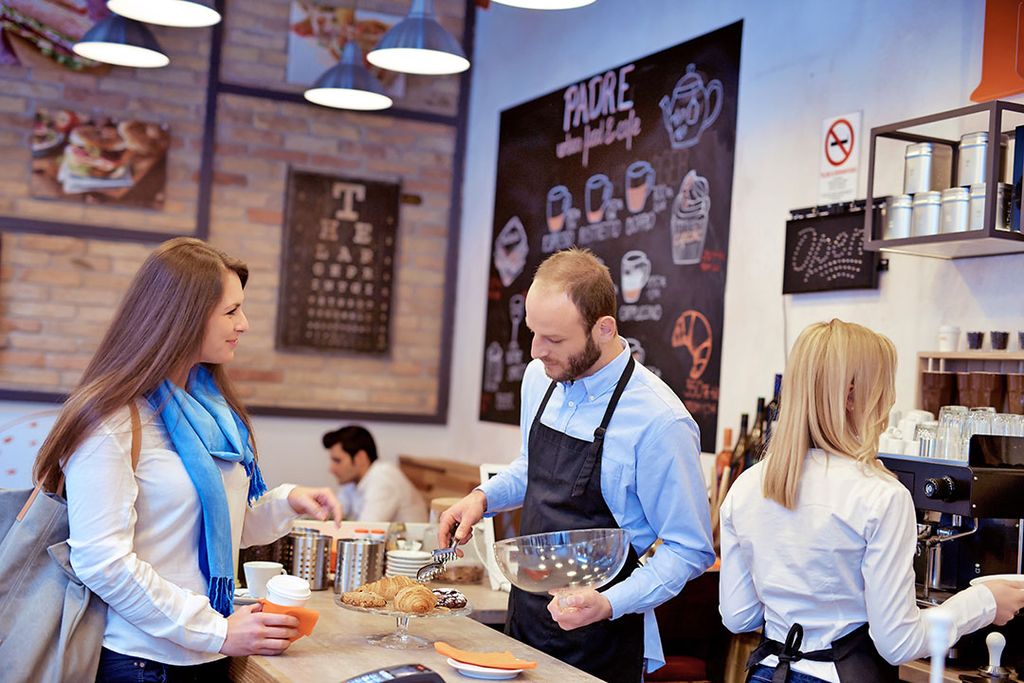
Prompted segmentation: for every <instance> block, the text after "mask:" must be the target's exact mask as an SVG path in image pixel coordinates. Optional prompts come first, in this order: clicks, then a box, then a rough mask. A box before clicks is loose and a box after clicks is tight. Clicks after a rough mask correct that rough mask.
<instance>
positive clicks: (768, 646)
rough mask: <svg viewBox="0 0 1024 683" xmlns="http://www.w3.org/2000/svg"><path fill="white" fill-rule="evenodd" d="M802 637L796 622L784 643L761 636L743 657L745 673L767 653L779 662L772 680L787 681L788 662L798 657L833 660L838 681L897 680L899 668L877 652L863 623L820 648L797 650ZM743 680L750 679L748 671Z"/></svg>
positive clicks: (874, 682) (774, 682)
mask: <svg viewBox="0 0 1024 683" xmlns="http://www.w3.org/2000/svg"><path fill="white" fill-rule="evenodd" d="M803 638H804V629H803V627H802V626H801V625H800V624H793V626H792V628H790V629H789V633H788V634H787V635H786V642H785V644H783V643H780V642H778V641H776V640H768V639H767V638H763V639H762V640H761V644H760V645H759V646H758V648H757V649H756V650H754V652H753V653H752V654H751V655H750V659H748V660H747V670H748V672H749V671H750V670H752V669H753V668H754V667H755V666H757V664H758V663H760V662H761V660H762V659H764V658H765V657H767V656H768V655H775V656H776V657H778V658H779V664H778V666H776V667H775V674H774V675H773V676H772V683H786V682H787V681H788V680H789V667H790V664H792V663H793V662H797V661H800V660H801V659H809V660H811V661H813V662H832V663H834V664H835V665H836V673H837V674H838V675H839V680H840V681H841V682H842V683H899V680H900V675H899V667H896V666H893V665H892V664H890V663H889V662H887V661H885V660H884V659H883V658H882V655H880V654H878V650H877V649H876V648H875V644H874V642H872V640H871V636H870V635H869V634H868V625H867V624H863V625H862V626H860V627H858V628H856V629H854V630H853V631H851V632H850V633H847V634H846V635H845V636H843V637H842V638H839V639H837V640H834V641H832V645H831V646H830V647H829V648H827V649H824V650H814V651H812V652H800V643H801V641H803ZM747 680H748V681H749V680H750V674H749V673H748V674H747Z"/></svg>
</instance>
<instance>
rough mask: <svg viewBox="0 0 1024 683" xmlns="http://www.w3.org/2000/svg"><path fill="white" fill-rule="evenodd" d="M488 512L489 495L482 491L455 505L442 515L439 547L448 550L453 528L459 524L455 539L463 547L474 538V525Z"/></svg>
mask: <svg viewBox="0 0 1024 683" xmlns="http://www.w3.org/2000/svg"><path fill="white" fill-rule="evenodd" d="M485 512H487V495H486V494H484V492H483V491H481V490H480V489H474V490H473V491H471V492H470V494H469V495H468V496H466V497H465V498H463V499H462V500H460V501H459V502H458V503H456V504H455V505H452V506H451V507H450V508H448V509H447V510H445V511H444V512H442V513H441V518H440V519H439V520H438V522H437V547H439V548H447V547H448V546H449V545H451V542H452V528H453V527H454V526H455V525H456V524H458V525H459V526H458V528H457V529H456V530H455V538H457V539H459V545H462V544H463V543H465V542H466V541H468V540H469V539H470V538H471V537H472V536H473V525H474V524H476V523H477V522H479V521H480V520H481V519H483V518H484V513H485ZM458 553H459V557H462V550H458Z"/></svg>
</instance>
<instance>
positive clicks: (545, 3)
mask: <svg viewBox="0 0 1024 683" xmlns="http://www.w3.org/2000/svg"><path fill="white" fill-rule="evenodd" d="M494 2H496V3H499V4H501V5H508V6H509V7H521V8H523V9H545V10H546V9H576V8H577V7H586V6H587V5H592V4H594V3H595V2H597V0H494Z"/></svg>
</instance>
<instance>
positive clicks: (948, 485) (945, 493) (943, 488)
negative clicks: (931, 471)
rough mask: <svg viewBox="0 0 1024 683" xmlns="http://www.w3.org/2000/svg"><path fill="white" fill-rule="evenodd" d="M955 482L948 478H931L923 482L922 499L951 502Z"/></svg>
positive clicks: (954, 491)
mask: <svg viewBox="0 0 1024 683" xmlns="http://www.w3.org/2000/svg"><path fill="white" fill-rule="evenodd" d="M954 493H956V482H955V481H954V480H953V478H952V477H950V476H945V477H933V478H931V479H928V480H927V481H925V482H924V497H925V498H930V499H932V500H952V499H953V494H954Z"/></svg>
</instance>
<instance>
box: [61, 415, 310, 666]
mask: <svg viewBox="0 0 1024 683" xmlns="http://www.w3.org/2000/svg"><path fill="white" fill-rule="evenodd" d="M137 404H138V407H139V412H140V415H141V417H142V444H141V445H142V450H141V453H140V455H139V463H138V466H137V468H136V470H135V472H134V474H133V473H132V466H131V442H132V434H131V421H130V417H129V411H128V408H127V407H126V408H124V409H122V410H121V411H119V412H118V413H116V414H114V415H113V416H112V417H111V418H110V419H108V420H106V421H105V422H104V423H103V424H102V425H100V427H98V428H97V429H96V430H95V431H94V432H93V434H92V435H90V436H89V437H88V438H87V439H86V440H85V441H84V442H83V443H82V445H81V446H80V447H79V448H78V450H77V451H75V453H74V454H73V455H72V457H71V459H70V460H69V462H68V464H67V465H66V467H65V476H66V478H67V498H68V517H69V520H68V521H69V524H70V528H71V533H70V538H69V539H68V544H69V545H70V547H71V565H72V567H73V568H74V570H75V573H76V574H77V575H78V577H79V578H80V579H81V580H82V581H83V582H84V583H85V585H87V586H88V587H89V588H90V589H91V590H92V591H93V592H94V593H96V595H98V596H99V597H100V598H102V599H103V600H104V601H105V602H106V603H107V604H108V605H109V606H110V609H109V610H107V623H106V630H105V632H104V635H103V646H104V647H106V648H108V649H110V650H114V651H115V652H120V653H122V654H126V655H131V656H136V657H144V658H146V659H153V660H156V661H159V662H163V663H165V664H174V665H192V664H202V663H205V662H210V661H213V660H216V659H219V658H221V657H222V656H223V655H221V654H219V651H220V648H221V647H222V646H223V644H224V638H225V637H226V636H227V619H226V618H225V617H223V616H222V615H221V614H220V613H218V612H217V611H216V610H214V609H213V608H212V607H211V606H210V600H209V598H207V596H206V591H207V582H206V579H205V578H204V577H203V574H202V572H201V571H200V570H199V559H198V558H199V554H198V553H199V538H200V536H201V535H202V533H203V528H202V519H201V516H202V515H201V508H200V504H199V496H198V494H197V493H196V490H195V486H193V484H192V480H191V479H189V476H188V473H187V472H186V471H185V467H184V465H183V464H182V462H181V459H180V458H179V457H178V454H177V453H176V452H175V451H174V446H173V445H172V444H171V443H170V442H169V440H168V439H167V438H166V437H165V435H164V431H163V427H162V425H161V422H160V418H159V416H155V415H154V413H153V411H152V409H151V408H150V407H149V405H148V403H146V402H145V401H144V400H140V401H138V402H137ZM214 462H215V463H216V464H217V466H218V467H219V468H220V471H221V476H222V477H223V479H224V490H225V493H226V494H227V500H228V508H229V510H230V514H231V544H232V556H233V557H235V558H237V557H238V549H239V548H240V547H246V546H250V545H260V544H265V543H270V542H272V541H273V540H275V539H277V538H279V537H280V536H283V535H284V534H285V533H287V532H288V530H289V528H290V526H291V521H292V520H293V519H294V518H295V517H296V516H297V515H296V513H295V512H294V511H293V510H292V509H291V506H290V505H289V504H288V501H287V497H288V494H289V493H290V492H291V490H292V489H293V488H294V486H292V485H285V486H279V487H277V488H275V489H273V490H271V491H268V492H267V493H266V494H265V495H264V496H263V497H261V498H260V500H259V501H258V502H257V503H256V504H255V506H254V507H253V508H249V507H248V505H247V503H246V496H247V494H248V490H249V480H248V478H247V477H246V475H245V470H244V468H243V467H242V465H241V464H240V463H234V462H226V461H223V460H219V459H214Z"/></svg>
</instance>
